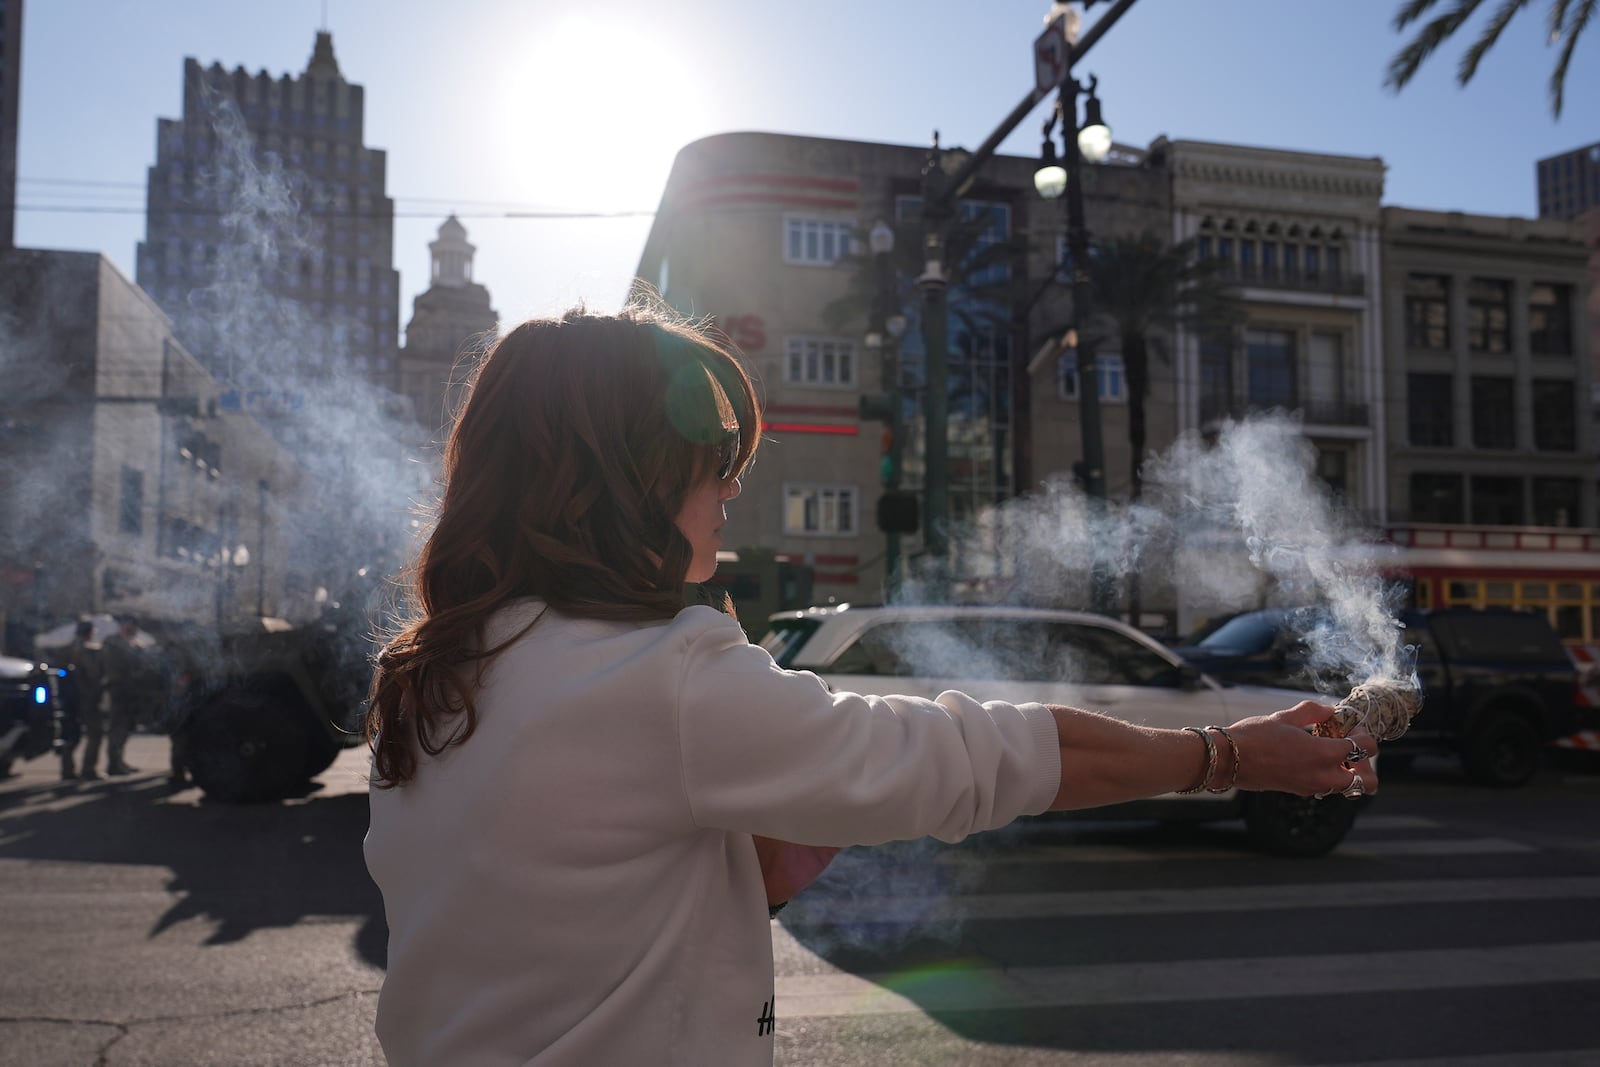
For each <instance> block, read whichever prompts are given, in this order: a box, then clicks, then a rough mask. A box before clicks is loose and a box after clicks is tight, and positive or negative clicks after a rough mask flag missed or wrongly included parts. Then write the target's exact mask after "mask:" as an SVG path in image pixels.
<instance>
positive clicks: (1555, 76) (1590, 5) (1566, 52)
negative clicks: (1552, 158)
mask: <svg viewBox="0 0 1600 1067" xmlns="http://www.w3.org/2000/svg"><path fill="white" fill-rule="evenodd" d="M1596 6H1597V0H1583V2H1582V4H1581V5H1580V6H1579V7H1578V11H1577V13H1576V14H1575V15H1573V17H1572V21H1571V22H1568V23H1566V25H1565V28H1564V32H1565V33H1566V38H1567V42H1566V44H1565V45H1563V46H1562V48H1561V58H1560V59H1559V60H1557V61H1556V69H1555V70H1554V71H1552V72H1551V74H1550V108H1551V110H1552V111H1553V112H1554V113H1555V116H1556V118H1560V117H1561V103H1562V97H1563V96H1564V95H1565V94H1564V90H1565V87H1566V84H1567V66H1568V65H1569V64H1570V63H1571V62H1572V50H1573V48H1574V47H1575V46H1576V45H1577V43H1578V38H1579V36H1581V35H1582V33H1583V31H1584V30H1585V29H1587V28H1588V26H1589V20H1590V19H1592V18H1594V11H1595V7H1596Z"/></svg>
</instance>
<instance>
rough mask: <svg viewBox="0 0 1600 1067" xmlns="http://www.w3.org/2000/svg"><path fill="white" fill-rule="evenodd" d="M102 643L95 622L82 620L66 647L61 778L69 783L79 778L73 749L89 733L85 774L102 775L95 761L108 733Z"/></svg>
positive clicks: (86, 745) (84, 752) (89, 775)
mask: <svg viewBox="0 0 1600 1067" xmlns="http://www.w3.org/2000/svg"><path fill="white" fill-rule="evenodd" d="M101 651H102V650H101V648H100V642H98V641H96V640H95V639H94V623H92V622H90V621H89V620H88V619H83V620H81V621H79V623H78V628H77V630H76V631H75V632H74V634H73V637H72V643H71V644H69V645H68V646H67V651H66V656H67V677H66V683H67V684H66V685H65V686H64V687H63V696H64V699H63V700H62V705H63V709H64V710H65V712H66V714H65V715H64V716H63V721H62V724H61V780H62V781H65V782H70V781H72V780H73V779H74V778H77V777H79V775H78V769H77V767H76V765H75V763H74V752H75V750H76V749H77V747H78V741H79V739H80V738H82V737H84V736H87V737H88V741H87V742H86V743H85V745H84V749H83V775H82V776H83V777H84V778H88V779H94V778H98V777H100V775H99V774H97V773H96V772H95V769H94V765H95V761H96V760H97V759H99V757H100V738H101V736H102V735H103V734H104V733H105V712H104V711H103V710H102V709H101V707H100V698H101V697H102V696H103V695H104V689H103V685H102V681H101V663H100V654H101Z"/></svg>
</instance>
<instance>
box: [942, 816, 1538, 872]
mask: <svg viewBox="0 0 1600 1067" xmlns="http://www.w3.org/2000/svg"><path fill="white" fill-rule="evenodd" d="M1058 825H1059V829H1060V830H1061V833H1062V835H1063V836H1065V837H1067V838H1068V839H1067V840H1064V841H1063V840H1051V841H1050V842H1049V843H1041V844H1035V843H1033V842H1030V841H1029V840H1028V839H1027V837H1022V838H1019V839H1017V840H1014V841H1007V840H1006V837H1007V831H1004V830H1001V831H998V832H997V833H994V834H989V835H985V838H984V841H983V842H982V846H981V847H977V848H972V847H954V848H946V849H942V850H940V851H939V852H937V853H934V854H933V855H932V856H931V857H930V858H929V862H933V863H939V864H945V865H948V866H956V867H964V866H969V865H976V866H1003V865H1006V864H1038V863H1042V862H1043V863H1049V862H1078V863H1143V862H1160V863H1170V862H1172V861H1174V860H1206V861H1212V862H1221V861H1224V860H1245V859H1260V858H1261V853H1260V852H1258V851H1256V850H1254V849H1246V848H1241V849H1239V850H1238V851H1229V850H1227V849H1223V848H1218V847H1217V846H1216V845H1214V844H1211V845H1195V846H1187V847H1183V848H1169V847H1167V846H1166V845H1165V844H1164V843H1162V842H1159V841H1151V842H1134V843H1131V844H1097V843H1095V842H1094V841H1093V840H1092V837H1093V836H1094V835H1097V834H1104V833H1108V832H1114V833H1118V834H1120V835H1123V836H1127V835H1129V834H1130V833H1131V834H1137V833H1138V830H1137V828H1136V827H1135V826H1132V825H1131V824H1130V823H1128V822H1106V821H1096V822H1087V821H1085V822H1083V823H1074V822H1070V821H1064V822H1062V823H1060V824H1058ZM1219 825H1220V824H1219ZM1439 825H1440V824H1439V822H1438V821H1437V820H1435V819H1429V818H1424V817H1422V816H1419V815H1376V816H1374V815H1367V816H1362V817H1361V818H1360V819H1358V820H1357V821H1356V827H1355V830H1354V831H1353V832H1352V834H1351V836H1350V837H1348V838H1346V839H1345V840H1344V842H1343V843H1342V844H1341V845H1340V846H1339V847H1338V848H1337V849H1336V850H1335V852H1334V855H1360V854H1373V855H1376V854H1385V855H1393V854H1395V853H1398V852H1404V851H1405V847H1406V845H1407V844H1409V843H1410V842H1411V841H1412V840H1414V839H1408V840H1407V842H1399V841H1374V840H1372V838H1371V835H1372V834H1374V833H1387V832H1393V831H1405V830H1412V831H1415V830H1437V829H1439ZM1038 833H1039V831H1038V827H1037V826H1035V827H1034V828H1033V829H1032V830H1031V831H1030V832H1029V834H1028V835H1027V836H1028V837H1033V836H1037V835H1038ZM1230 834H1231V835H1232V836H1234V837H1237V838H1238V839H1239V841H1240V842H1241V844H1242V843H1243V841H1244V830H1243V826H1242V824H1241V825H1240V827H1239V828H1238V829H1237V830H1232V829H1223V830H1221V831H1220V833H1219V834H1218V836H1219V837H1224V836H1229V835H1230ZM1414 851H1416V852H1417V853H1418V854H1419V855H1420V854H1423V853H1426V854H1429V855H1449V854H1460V855H1483V854H1486V853H1495V852H1520V851H1533V849H1532V848H1531V847H1530V846H1527V845H1520V844H1517V843H1514V842H1510V841H1505V840H1503V839H1501V838H1471V839H1467V838H1458V839H1454V840H1452V839H1450V838H1444V839H1440V840H1429V841H1427V842H1424V843H1421V844H1419V845H1418V847H1417V848H1416V849H1415V850H1414Z"/></svg>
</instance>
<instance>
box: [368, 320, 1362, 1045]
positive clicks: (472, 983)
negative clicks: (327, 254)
mask: <svg viewBox="0 0 1600 1067" xmlns="http://www.w3.org/2000/svg"><path fill="white" fill-rule="evenodd" d="M760 429H761V417H760V409H759V404H758V402H757V399H756V392H755V389H754V387H753V385H752V383H751V381H750V378H749V376H748V374H747V373H746V371H745V370H744V368H743V366H742V365H741V363H740V361H739V359H738V358H737V357H736V356H735V355H734V354H733V353H732V352H730V351H729V350H728V349H727V348H725V347H723V346H721V345H720V344H718V343H717V342H716V341H715V340H714V339H713V338H712V337H710V336H709V335H707V334H706V333H704V332H702V331H700V330H697V329H695V328H694V327H692V326H690V325H687V324H685V323H682V322H680V321H676V320H674V319H671V318H669V317H666V316H663V315H661V314H658V313H655V312H651V311H647V310H644V309H640V308H629V309H626V310H624V311H622V312H621V313H619V314H615V315H599V314H590V313H587V312H584V311H573V312H569V313H567V314H565V315H562V316H560V317H559V318H552V319H544V320H535V321H530V322H526V323H523V324H522V325H520V326H518V327H517V328H516V329H514V330H512V331H511V332H510V333H508V334H506V335H505V336H504V337H503V338H501V339H500V340H499V341H498V342H497V343H496V344H495V345H494V347H493V348H492V349H491V350H490V351H489V353H488V354H487V355H486V356H485V357H484V359H483V361H482V363H481V365H480V366H479V367H478V369H477V371H476V374H475V376H474V378H473V381H472V383H471V386H470V390H469V392H468V395H467V399H466V402H465V404H464V406H463V408H462V410H461V413H460V416H459V418H458V420H457V422H456V425H455V427H454V429H453V431H452V433H451V436H450V441H449V445H448V448H447V451H446V455H445V468H444V479H445V482H444V494H443V498H442V501H441V502H440V505H439V508H438V513H437V516H436V520H435V524H434V527H433V530H432V533H431V535H430V536H429V538H428V539H427V542H426V543H425V545H424V546H423V548H422V550H421V552H420V555H419V558H418V559H417V561H416V563H415V566H414V568H413V574H412V580H411V584H410V592H411V598H412V601H413V603H412V605H411V609H412V610H411V616H410V619H409V622H408V623H407V624H406V625H405V626H404V628H403V629H402V630H401V631H400V632H399V633H398V634H396V635H395V636H394V637H393V639H392V640H391V641H390V642H389V644H388V645H387V647H386V648H385V649H384V651H383V653H382V654H381V655H380V657H379V660H378V668H377V672H376V675H375V677H374V680H373V687H372V699H371V711H370V715H369V720H368V740H369V743H370V745H371V747H372V752H373V783H372V785H373V788H372V791H371V827H370V830H369V832H368V834H367V840H366V856H367V865H368V868H369V870H370V871H371V873H372V876H373V879H374V880H375V881H376V883H377V884H378V886H379V888H380V889H381V890H382V892H383V897H384V907H385V912H386V915H387V919H388V924H389V957H388V975H387V978H386V980H385V982H384V986H383V992H382V995H381V996H380V999H379V1005H378V1022H377V1029H378V1035H379V1038H380V1040H381V1041H382V1044H383V1047H384V1051H385V1053H386V1054H387V1055H388V1057H389V1059H390V1062H391V1063H392V1064H395V1065H396V1067H400V1065H406V1064H449V1065H457V1064H540V1065H547V1067H548V1065H568V1064H572V1065H578V1064H582V1065H594V1064H607V1065H609V1064H643V1063H650V1064H685V1065H696V1067H698V1065H704V1064H718V1065H746V1064H749V1065H755V1064H763V1065H764V1064H770V1063H771V1059H772V1048H773V1037H772V1025H771V1023H770V1018H771V1016H772V1014H773V1011H772V1009H773V1006H774V1005H773V1003H772V1002H773V984H774V983H773V969H772V947H771V941H770V936H769V929H768V914H769V913H768V910H767V908H768V907H770V906H772V905H775V904H779V903H781V902H782V901H784V900H786V899H788V897H789V896H790V895H791V894H793V893H794V892H797V891H798V890H799V889H800V888H802V887H803V886H804V885H805V884H806V883H807V882H808V881H809V880H810V879H812V878H814V877H815V876H816V875H817V874H818V873H819V872H820V871H821V870H822V869H823V867H825V866H826V864H827V862H828V860H829V859H830V858H831V857H832V855H833V854H834V853H835V852H836V851H837V850H838V849H839V848H840V847H843V846H848V845H855V844H873V843H880V842H884V841H888V840H894V839H905V838H913V837H919V836H923V835H933V836H936V837H938V838H940V839H943V840H947V841H955V840H960V839H961V838H963V837H964V836H966V835H968V834H970V833H973V832H976V831H979V830H985V829H993V828H996V827H999V826H1003V825H1005V824H1007V823H1009V822H1011V821H1012V820H1013V819H1015V818H1017V817H1018V816H1020V815H1023V814H1033V813H1038V812H1041V811H1044V810H1047V809H1051V808H1082V807H1093V806H1098V805H1102V804H1110V803H1116V802H1119V801H1124V800H1132V799H1136V798H1138V797H1144V796H1151V795H1155V794H1159V793H1163V792H1167V791H1171V790H1182V789H1185V788H1186V787H1187V788H1192V789H1196V790H1198V789H1200V788H1215V787H1217V785H1218V783H1227V784H1229V785H1232V784H1237V785H1238V786H1240V787H1241V788H1251V789H1277V790H1284V791H1288V792H1295V793H1301V794H1306V795H1309V794H1314V793H1326V792H1330V791H1339V790H1341V789H1344V788H1346V787H1347V786H1348V785H1349V784H1350V783H1351V775H1352V770H1351V767H1352V766H1353V767H1358V768H1360V770H1361V773H1362V774H1363V776H1364V777H1365V779H1366V782H1367V783H1368V784H1369V785H1371V784H1375V778H1374V777H1373V775H1372V773H1371V766H1370V765H1369V764H1368V763H1366V762H1364V761H1365V760H1366V759H1367V757H1368V755H1369V754H1370V753H1371V752H1372V751H1373V749H1375V747H1376V745H1375V743H1374V742H1373V741H1372V739H1371V737H1370V736H1367V735H1365V734H1362V733H1357V734H1356V735H1354V737H1353V738H1352V739H1346V740H1334V739H1329V738H1318V737H1312V736H1310V735H1309V734H1307V732H1306V728H1307V727H1309V726H1312V725H1314V724H1315V723H1317V722H1320V721H1322V720H1324V719H1326V718H1327V717H1328V716H1329V715H1330V714H1331V713H1332V709H1331V708H1329V707H1326V706H1324V705H1321V704H1313V703H1309V702H1307V703H1304V704H1301V705H1299V706H1297V707H1295V708H1292V709H1288V710H1286V711H1282V712H1278V713H1276V714H1274V715H1271V716H1266V717H1260V718H1255V719H1247V720H1244V721H1242V722H1239V723H1235V724H1233V726H1231V727H1228V728H1225V729H1224V728H1220V727H1217V728H1212V729H1210V730H1206V731H1199V730H1191V731H1185V730H1153V729H1147V728H1143V727H1137V726H1132V725H1129V724H1126V723H1123V722H1120V721H1118V720H1115V719H1111V718H1109V717H1105V716H1101V715H1097V714H1095V713H1093V712H1088V711H1082V710H1079V709H1074V708H1065V707H1059V706H1047V705H1043V704H1021V705H1012V704H1006V703H1001V702H991V703H987V704H980V703H979V702H978V701H976V700H974V699H972V698H971V697H968V696H966V695H964V694H961V693H954V692H952V693H945V694H943V695H942V696H940V697H939V698H938V699H937V700H924V699H920V698H914V697H897V696H891V697H863V696H857V695H854V694H849V693H829V692H828V691H827V690H826V688H825V687H824V686H823V685H822V683H821V682H820V680H819V679H817V678H816V677H815V676H814V675H811V674H808V673H805V672H790V671H784V670H781V669H779V668H778V667H777V666H776V665H775V664H774V663H773V661H772V659H771V657H770V656H768V655H767V653H766V652H765V651H763V650H762V649H760V648H759V647H756V646H753V645H751V644H750V643H749V642H748V641H747V640H746V639H745V636H744V633H743V631H742V630H741V629H740V628H739V625H738V623H737V622H736V621H735V620H734V619H732V618H731V617H729V616H728V615H726V614H723V613H720V612H718V611H716V610H713V609H712V608H710V607H707V606H704V605H692V606H691V605H690V604H689V603H688V600H687V599H686V595H685V589H686V583H695V582H704V581H706V580H708V579H709V578H710V577H711V576H712V574H713V573H714V571H715V569H716V553H717V549H718V547H719V546H720V545H721V541H722V538H721V528H722V524H723V522H724V521H725V513H724V506H725V505H726V503H727V502H728V501H730V500H732V499H733V498H735V497H737V496H738V495H739V491H740V488H741V486H740V481H739V477H740V475H741V474H742V473H743V472H744V471H745V470H746V469H747V468H748V466H749V464H750V462H751V461H752V459H753V458H754V456H755V453H756V449H757V446H758V443H759V438H760ZM762 1017H765V1018H762ZM758 1019H762V1022H761V1024H760V1025H758V1023H757V1020H758Z"/></svg>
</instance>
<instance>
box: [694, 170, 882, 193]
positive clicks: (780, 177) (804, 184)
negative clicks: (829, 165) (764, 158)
mask: <svg viewBox="0 0 1600 1067" xmlns="http://www.w3.org/2000/svg"><path fill="white" fill-rule="evenodd" d="M744 184H749V185H793V186H798V187H800V188H805V189H832V190H834V191H835V192H841V193H853V192H857V191H859V190H860V188H861V183H860V182H858V181H856V180H855V179H854V178H809V177H806V176H804V175H801V174H718V175H716V176H714V177H710V178H702V179H700V180H699V181H696V182H689V183H688V184H687V185H685V186H684V188H685V189H703V188H705V187H707V186H711V185H744Z"/></svg>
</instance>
